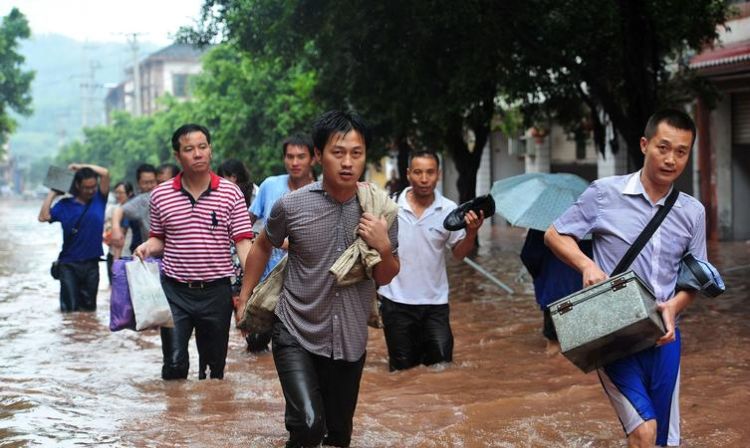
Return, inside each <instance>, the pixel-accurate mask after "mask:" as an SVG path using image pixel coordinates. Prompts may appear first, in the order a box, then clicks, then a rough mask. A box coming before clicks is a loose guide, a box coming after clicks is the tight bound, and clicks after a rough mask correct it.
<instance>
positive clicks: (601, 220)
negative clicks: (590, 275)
mask: <svg viewBox="0 0 750 448" xmlns="http://www.w3.org/2000/svg"><path fill="white" fill-rule="evenodd" d="M640 174H641V172H640V171H638V172H636V173H632V174H628V175H625V176H613V177H606V178H603V179H599V180H597V181H594V182H593V183H592V184H591V185H590V186H589V187H588V188H587V189H586V191H584V192H583V193H582V194H581V196H580V197H579V198H578V200H577V201H576V202H575V203H574V204H573V205H572V206H570V208H569V209H568V210H566V211H565V213H563V215H562V216H560V217H559V218H558V219H557V220H555V222H554V223H553V225H554V227H555V229H556V230H557V231H558V232H559V233H560V234H564V235H570V236H572V237H574V238H576V239H577V240H580V239H582V238H583V237H584V236H585V235H587V234H589V233H590V234H592V235H593V240H594V261H595V262H596V264H597V265H599V267H600V268H601V269H602V270H603V271H604V272H606V273H611V272H612V271H613V270H614V268H615V266H617V263H618V262H619V261H620V259H621V258H622V257H623V256H624V255H625V252H626V251H627V250H628V248H630V246H631V245H632V244H633V242H635V240H636V238H637V237H638V235H639V234H640V233H641V231H642V230H643V229H644V227H646V224H648V222H649V221H650V220H651V218H652V217H653V216H654V214H655V213H656V212H657V210H658V209H659V207H662V206H663V205H664V201H665V200H666V198H667V196H668V194H669V193H667V195H665V196H664V197H663V198H661V199H659V201H657V202H656V203H653V202H651V200H650V199H649V198H648V196H647V195H646V192H645V190H644V189H643V184H642V183H641V179H640ZM687 252H690V253H692V254H693V255H694V256H695V257H697V258H700V259H704V260H705V259H706V212H705V209H704V208H703V205H702V204H701V203H700V202H699V201H698V200H697V199H695V198H693V197H692V196H690V195H688V194H685V193H680V195H679V196H678V198H677V202H675V205H674V207H673V208H672V210H670V212H669V214H667V217H666V218H665V219H664V221H663V222H662V224H661V226H659V228H658V229H657V230H656V232H655V233H654V235H653V236H652V237H651V239H650V240H649V241H648V242H647V243H646V245H645V246H644V248H643V250H642V251H641V253H640V254H639V255H638V257H637V258H636V259H635V261H634V262H633V264H632V265H631V266H630V269H632V270H633V271H635V273H636V274H638V276H639V277H640V278H641V279H642V280H644V281H645V282H646V283H647V284H648V285H649V287H650V288H651V289H652V290H653V292H654V296H655V297H656V299H657V301H659V302H664V301H666V300H669V299H671V298H672V296H673V294H674V288H675V284H676V282H677V270H678V268H679V263H680V259H681V258H682V256H683V255H684V254H685V253H687Z"/></svg>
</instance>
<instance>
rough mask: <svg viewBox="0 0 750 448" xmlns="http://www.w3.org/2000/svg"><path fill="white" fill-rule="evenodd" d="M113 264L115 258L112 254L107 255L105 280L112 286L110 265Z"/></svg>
mask: <svg viewBox="0 0 750 448" xmlns="http://www.w3.org/2000/svg"><path fill="white" fill-rule="evenodd" d="M113 264H115V256H114V255H112V252H110V253H108V254H107V278H108V279H109V285H110V286H112V265H113Z"/></svg>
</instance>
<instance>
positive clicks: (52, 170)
mask: <svg viewBox="0 0 750 448" xmlns="http://www.w3.org/2000/svg"><path fill="white" fill-rule="evenodd" d="M74 176H75V174H73V172H72V171H70V170H68V169H65V168H60V167H59V166H53V165H50V167H49V169H48V170H47V177H45V178H44V182H42V184H43V185H44V186H45V187H47V188H49V189H50V190H55V191H59V192H60V193H70V188H71V187H72V186H73V177H74Z"/></svg>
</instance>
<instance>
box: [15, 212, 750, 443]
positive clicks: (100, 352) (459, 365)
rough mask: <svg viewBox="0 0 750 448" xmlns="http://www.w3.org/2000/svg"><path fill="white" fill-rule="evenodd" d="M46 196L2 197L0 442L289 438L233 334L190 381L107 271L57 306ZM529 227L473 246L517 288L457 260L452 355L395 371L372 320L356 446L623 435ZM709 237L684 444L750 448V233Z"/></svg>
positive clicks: (272, 395)
mask: <svg viewBox="0 0 750 448" xmlns="http://www.w3.org/2000/svg"><path fill="white" fill-rule="evenodd" d="M39 202H41V201H39ZM38 207H39V203H32V202H11V201H8V200H5V201H4V202H0V447H24V446H53V447H72V446H96V447H99V446H106V447H188V446H190V447H233V448H234V447H271V446H283V443H284V442H285V440H286V431H285V429H284V423H283V408H284V405H283V398H282V395H281V389H280V387H279V384H278V381H277V378H276V372H275V370H274V367H273V361H272V358H271V356H270V354H263V355H260V356H255V355H249V354H246V353H245V352H244V350H243V342H244V341H243V340H242V339H241V337H240V335H239V334H238V333H236V332H234V331H233V333H232V337H231V340H230V353H229V359H228V365H227V374H226V379H225V380H224V381H215V380H214V381H211V380H209V381H198V380H197V374H196V373H195V372H196V353H195V351H194V348H193V347H191V350H192V352H191V363H192V365H191V373H190V379H189V380H187V381H178V382H164V381H162V380H160V379H159V374H160V362H161V351H160V342H159V336H158V333H157V332H156V331H146V332H142V333H136V332H132V331H122V332H118V333H110V331H109V329H108V322H109V309H108V306H109V303H108V302H109V301H108V292H107V286H106V277H105V276H104V275H102V279H103V280H102V286H101V289H100V291H99V309H98V311H97V312H96V313H92V314H79V313H76V314H70V315H64V316H63V315H61V314H60V313H59V311H58V287H59V286H58V284H57V282H55V281H54V280H52V279H51V278H50V277H49V275H48V267H49V263H50V262H51V261H52V260H53V259H54V258H55V257H56V255H57V252H58V250H59V244H60V240H61V237H60V230H59V225H57V224H55V225H47V224H39V223H37V222H36V215H37V211H38ZM522 238H523V231H522V230H521V229H505V228H502V227H501V226H499V225H497V226H495V227H494V228H492V229H490V228H489V226H488V229H487V232H485V234H484V238H483V240H484V241H485V242H486V243H485V244H484V245H483V247H482V248H481V250H480V253H479V255H478V256H477V257H476V261H477V262H479V263H480V264H482V265H483V266H484V267H486V268H487V269H488V270H489V271H490V272H492V273H493V274H494V275H496V276H497V277H499V278H500V279H501V280H502V281H503V282H505V283H507V284H509V285H510V286H511V287H513V288H514V289H515V290H516V291H517V293H516V294H514V295H512V296H510V295H507V294H505V293H503V292H502V291H501V290H500V289H499V288H497V287H496V286H495V285H493V284H492V283H490V282H488V281H486V280H485V279H484V278H483V277H481V276H480V275H479V274H477V273H476V272H475V271H474V270H473V269H472V268H470V267H469V266H467V265H465V264H463V263H452V264H451V266H450V281H451V285H452V297H451V301H452V305H451V310H452V325H453V332H454V336H455V339H456V345H455V353H454V359H455V362H454V363H453V364H452V365H449V366H441V367H437V368H424V367H421V368H416V369H413V370H410V371H406V372H399V373H389V372H388V367H387V359H386V351H385V344H384V341H383V335H382V332H380V331H376V330H371V332H370V343H369V346H368V358H367V364H366V366H365V372H364V375H363V380H362V388H361V394H360V398H359V406H358V408H357V412H356V415H355V426H354V438H353V446H355V447H621V446H624V442H623V434H622V430H621V428H620V425H619V423H618V421H617V418H616V417H615V415H614V413H613V411H612V410H611V409H610V407H609V404H608V402H607V400H606V398H605V396H604V394H603V392H602V391H601V389H600V386H599V384H598V381H597V379H596V375H594V374H589V375H585V374H583V373H581V372H579V371H578V370H577V369H576V368H575V367H574V366H573V365H572V364H570V363H569V362H568V361H567V360H565V359H564V358H563V357H561V356H559V355H558V356H554V357H547V356H546V355H545V354H544V341H543V338H542V336H541V334H540V331H539V330H540V324H541V315H540V312H539V311H538V310H537V308H536V306H535V303H534V300H533V298H532V296H531V295H530V292H531V290H530V287H531V285H530V283H529V279H528V278H519V277H518V272H519V269H520V262H519V260H518V253H519V251H520V247H521V241H522ZM488 241H491V243H488ZM711 249H712V255H713V258H712V259H713V260H714V261H715V262H716V264H718V265H719V266H720V267H721V268H722V269H724V270H727V271H728V272H726V273H725V280H726V282H727V284H728V287H729V292H728V293H726V294H725V295H724V296H722V297H721V298H720V299H718V300H712V301H709V300H705V299H701V300H699V301H698V302H696V303H695V304H694V305H693V306H692V307H691V308H690V310H689V313H688V314H686V315H685V316H684V318H683V322H682V332H683V341H684V342H683V343H684V357H683V365H682V434H683V446H686V447H727V446H729V447H745V446H750V422H748V416H750V373H748V367H750V365H749V364H750V349H749V348H748V347H749V346H750V322H749V321H748V319H749V318H750V303H749V302H748V300H747V296H748V285H749V284H750V280H749V279H750V244H746V243H745V242H741V243H722V244H720V245H718V246H716V247H712V248H711ZM102 268H103V263H102ZM102 274H103V271H102Z"/></svg>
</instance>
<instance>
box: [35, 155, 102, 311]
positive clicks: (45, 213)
mask: <svg viewBox="0 0 750 448" xmlns="http://www.w3.org/2000/svg"><path fill="white" fill-rule="evenodd" d="M68 168H69V169H70V170H71V171H75V176H74V177H73V188H72V191H71V193H72V194H73V197H69V198H63V199H61V200H60V201H58V202H57V204H55V206H54V207H52V201H54V199H55V197H57V196H58V195H60V194H61V193H60V192H58V191H55V190H50V192H49V193H48V194H47V197H46V198H45V199H44V202H43V203H42V208H41V210H40V211H39V222H49V223H53V222H59V223H60V224H61V225H62V229H63V246H62V251H60V255H59V257H58V259H57V262H58V269H59V280H60V311H62V312H69V311H96V293H97V290H98V289H99V258H100V257H101V256H102V255H104V251H103V250H102V232H103V231H104V210H105V208H106V206H107V195H108V194H109V171H108V170H107V169H106V168H102V167H100V166H97V165H83V164H79V163H71V164H70V165H69V166H68ZM50 207H51V208H50Z"/></svg>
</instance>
